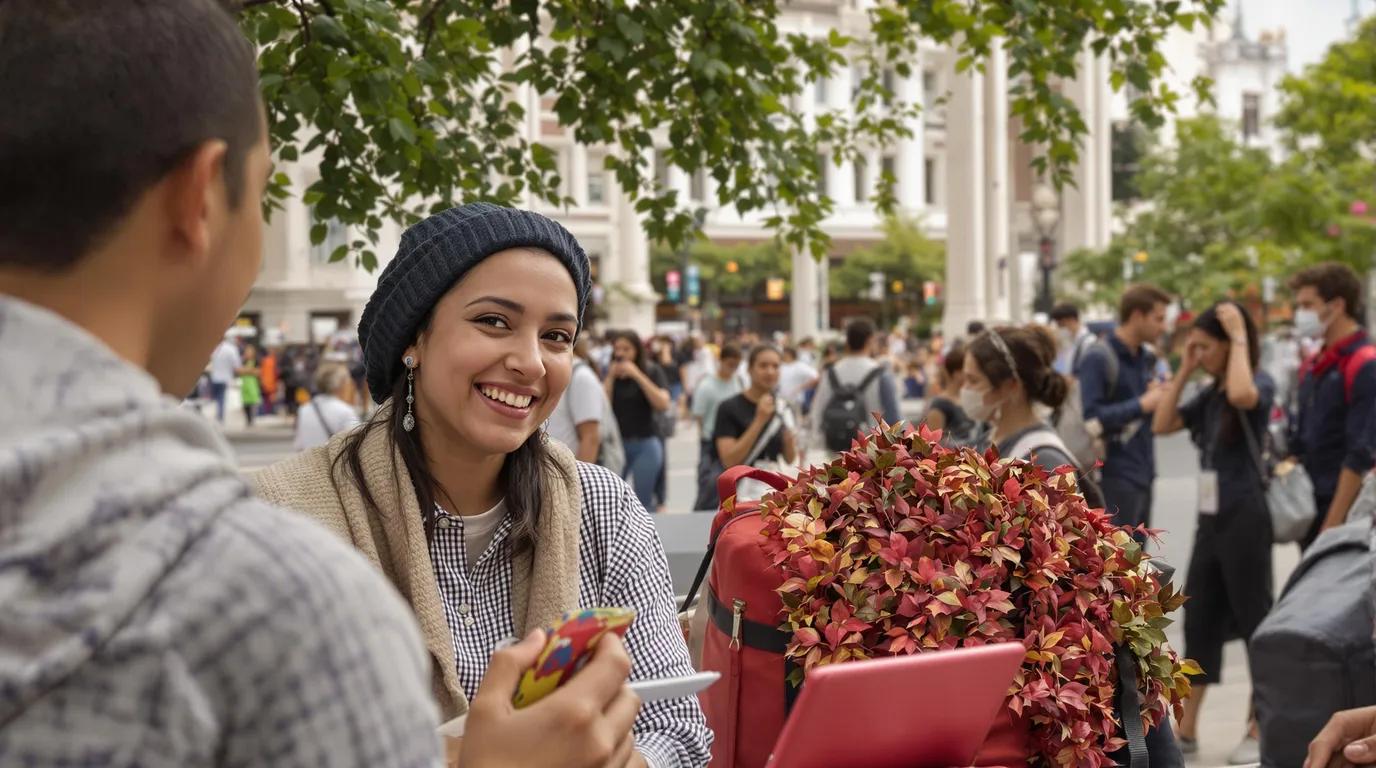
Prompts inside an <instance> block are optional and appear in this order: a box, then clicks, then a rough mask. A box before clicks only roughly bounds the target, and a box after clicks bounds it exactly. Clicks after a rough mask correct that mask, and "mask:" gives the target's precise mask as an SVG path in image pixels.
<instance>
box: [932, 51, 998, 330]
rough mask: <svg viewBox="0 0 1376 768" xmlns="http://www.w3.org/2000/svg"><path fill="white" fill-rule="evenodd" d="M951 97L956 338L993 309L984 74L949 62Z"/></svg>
mask: <svg viewBox="0 0 1376 768" xmlns="http://www.w3.org/2000/svg"><path fill="white" fill-rule="evenodd" d="M947 77H948V79H947V82H949V83H950V92H951V101H950V106H949V108H948V112H947V114H948V119H947V130H946V309H945V316H944V317H943V318H942V328H943V329H944V331H945V334H946V339H947V340H948V341H953V340H955V339H957V338H959V337H961V336H963V335H964V334H965V325H966V323H968V322H970V321H971V320H983V319H985V315H986V313H987V311H988V305H987V302H986V293H985V281H984V197H985V196H984V114H983V113H984V109H983V102H984V99H983V85H984V75H983V74H981V73H980V72H978V71H976V70H974V69H970V70H967V71H966V72H965V73H963V74H957V73H956V72H955V71H954V68H953V67H950V66H949V65H948V67H947Z"/></svg>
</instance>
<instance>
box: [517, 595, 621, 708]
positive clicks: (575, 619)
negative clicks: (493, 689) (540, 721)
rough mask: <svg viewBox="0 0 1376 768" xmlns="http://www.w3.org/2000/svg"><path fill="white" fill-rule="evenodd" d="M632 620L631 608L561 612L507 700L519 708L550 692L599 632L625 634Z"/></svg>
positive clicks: (579, 664) (578, 666)
mask: <svg viewBox="0 0 1376 768" xmlns="http://www.w3.org/2000/svg"><path fill="white" fill-rule="evenodd" d="M634 620H635V611H633V610H631V609H630V608H589V609H587V610H584V611H570V612H569V613H566V614H564V617H563V618H562V619H560V621H559V623H558V624H556V625H555V626H553V627H548V628H546V630H545V632H546V634H548V636H549V639H548V640H547V641H546V642H545V649H544V650H542V651H540V655H539V656H538V657H537V658H536V659H535V666H534V667H532V668H530V669H528V670H526V673H525V675H524V676H522V677H521V684H520V685H519V686H517V687H516V695H515V696H514V697H512V700H511V703H512V704H514V705H515V706H516V708H517V709H520V708H522V707H526V706H529V705H531V704H534V703H535V702H537V701H539V700H540V699H543V698H544V697H546V696H548V695H549V694H551V693H553V692H554V689H556V688H558V687H559V686H561V685H563V684H564V683H565V682H567V681H568V679H569V678H571V677H573V674H574V673H575V672H577V671H578V670H580V669H582V668H583V665H584V664H586V663H587V660H588V654H589V653H590V652H591V651H592V649H593V646H595V645H596V644H597V641H598V640H600V639H602V636H603V635H605V634H607V633H608V632H615V633H616V634H617V635H620V636H621V637H625V636H626V630H627V629H629V628H630V626H631V622H632V621H634Z"/></svg>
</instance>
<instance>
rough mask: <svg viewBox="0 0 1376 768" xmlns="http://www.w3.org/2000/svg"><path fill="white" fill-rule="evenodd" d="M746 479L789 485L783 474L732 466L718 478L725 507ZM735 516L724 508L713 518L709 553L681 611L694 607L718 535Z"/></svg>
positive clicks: (774, 485)
mask: <svg viewBox="0 0 1376 768" xmlns="http://www.w3.org/2000/svg"><path fill="white" fill-rule="evenodd" d="M746 479H751V480H759V481H760V482H762V483H764V484H765V485H768V486H769V487H771V488H773V489H775V490H779V491H782V490H784V489H785V488H787V487H788V480H786V479H784V477H783V475H779V474H776V473H774V472H769V471H767V470H763V469H757V468H755V467H752V466H749V465H744V464H742V465H740V466H736V467H732V468H730V469H728V470H726V471H725V472H723V473H721V476H720V477H718V478H717V497H718V498H719V499H721V503H722V506H723V507H725V505H726V502H727V500H728V499H731V498H734V497H735V495H736V486H737V485H739V484H740V482H741V481H742V480H746ZM735 516H736V515H735V512H734V510H732V511H728V510H726V509H724V508H723V509H719V510H717V516H716V517H715V518H714V519H713V520H712V532H711V534H710V536H709V537H708V539H707V553H706V554H704V555H703V557H702V562H701V563H700V564H699V565H698V572H697V575H695V576H694V577H693V584H692V586H690V587H688V594H687V596H685V597H684V598H683V606H682V607H681V608H679V611H680V612H682V611H686V610H688V609H689V608H690V607H692V605H693V601H694V600H695V599H697V596H698V590H699V589H701V588H702V582H703V580H705V579H706V578H707V569H708V568H709V567H710V566H711V565H712V553H713V552H714V551H715V550H716V548H717V537H718V536H720V535H721V532H722V529H723V528H725V527H726V524H727V523H729V522H731V520H732V518H734V517H735Z"/></svg>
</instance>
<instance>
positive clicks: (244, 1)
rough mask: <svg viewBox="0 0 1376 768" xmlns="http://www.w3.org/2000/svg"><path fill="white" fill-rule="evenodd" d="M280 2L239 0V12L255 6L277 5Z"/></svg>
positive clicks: (279, 0)
mask: <svg viewBox="0 0 1376 768" xmlns="http://www.w3.org/2000/svg"><path fill="white" fill-rule="evenodd" d="M281 2H282V0H240V2H239V10H241V11H243V10H247V9H249V8H252V7H254V6H256V5H277V4H279V3H281Z"/></svg>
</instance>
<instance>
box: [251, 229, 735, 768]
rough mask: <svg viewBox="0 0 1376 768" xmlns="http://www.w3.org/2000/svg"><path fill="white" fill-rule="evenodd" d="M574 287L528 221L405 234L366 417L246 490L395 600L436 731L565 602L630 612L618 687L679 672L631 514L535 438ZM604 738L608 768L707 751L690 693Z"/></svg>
mask: <svg viewBox="0 0 1376 768" xmlns="http://www.w3.org/2000/svg"><path fill="white" fill-rule="evenodd" d="M517 277H519V279H516V278H517ZM590 293H591V280H590V277H589V263H588V257H587V255H586V254H585V253H584V251H583V249H582V248H581V247H580V246H579V244H578V243H577V241H576V240H574V238H573V236H572V235H570V234H569V233H568V232H567V231H566V230H565V229H564V228H563V227H561V226H560V225H559V224H557V223H555V222H554V221H551V220H550V219H547V218H545V217H544V216H540V215H539V214H535V213H531V212H528V211H520V210H513V209H509V208H502V207H499V206H496V205H491V204H487V203H474V204H469V205H464V206H461V207H458V208H453V209H450V210H446V211H443V212H440V213H437V214H434V215H432V216H431V217H429V218H427V219H425V220H423V221H421V222H420V223H418V224H416V225H414V226H412V227H411V228H410V229H408V230H407V231H406V233H405V234H404V235H403V236H402V240H401V245H400V247H399V249H398V251H397V255H396V257H395V258H394V259H393V260H392V262H391V263H390V264H388V266H387V268H386V269H385V270H384V271H383V273H382V275H381V277H380V279H379V281H378V287H377V290H376V292H375V293H374V294H373V296H372V298H371V299H370V300H369V302H368V306H367V308H366V309H365V310H364V312H363V317H362V320H361V322H360V324H359V339H360V341H361V343H362V346H363V355H364V362H365V365H366V368H367V379H368V384H369V389H370V390H371V392H372V397H373V399H374V400H375V401H377V402H378V403H379V405H380V406H381V407H380V408H379V410H378V412H377V413H376V414H375V415H374V416H373V417H372V419H370V420H369V421H368V422H366V423H364V424H363V425H362V426H361V427H359V428H358V429H355V430H353V431H350V432H347V433H344V434H341V435H338V436H336V437H335V438H333V439H332V440H331V441H330V442H329V443H328V444H327V445H325V446H322V447H320V448H316V449H313V450H311V451H308V452H306V453H304V454H301V455H300V456H297V457H295V458H292V459H289V460H287V461H285V462H283V463H281V464H279V465H277V466H274V467H271V468H269V469H267V470H265V471H264V472H263V473H262V474H261V475H260V476H259V477H258V478H257V484H258V489H259V492H260V493H261V494H262V495H263V496H265V497H266V498H268V499H270V500H272V501H275V502H277V503H279V504H280V505H282V506H285V507H288V508H293V509H299V510H302V511H304V512H306V513H308V514H310V515H311V516H312V517H314V518H315V519H317V520H318V521H320V522H321V523H323V524H324V525H326V526H327V527H329V528H331V529H332V530H334V531H335V532H336V533H338V534H339V535H341V536H343V537H345V538H346V539H348V540H349V541H350V542H352V543H353V545H354V546H355V547H356V548H357V549H358V550H359V551H360V552H362V553H363V555H364V556H365V557H367V558H368V559H369V560H371V561H372V562H373V563H374V564H375V565H376V566H377V567H378V568H380V569H381V570H382V572H383V573H385V574H386V575H387V576H388V577H389V578H390V579H391V581H392V583H393V584H394V585H395V586H396V588H397V590H398V591H399V592H400V593H401V594H402V595H403V596H404V597H405V598H407V600H408V601H409V602H410V604H411V607H412V608H413V609H414V611H415V613H416V616H417V618H418V619H419V621H420V625H421V628H422V632H423V634H424V637H425V640H426V645H427V647H428V649H429V651H430V653H431V655H432V657H433V659H432V662H433V667H434V690H435V694H436V697H437V699H438V701H439V704H440V708H441V710H442V712H443V714H444V716H445V718H446V719H447V718H452V717H455V716H457V715H459V714H462V713H464V712H465V711H466V710H467V709H468V703H469V701H470V700H471V699H472V697H473V696H474V694H475V692H476V691H477V690H478V686H479V684H480V682H482V680H483V677H484V675H485V673H486V671H487V667H488V663H489V659H490V658H491V656H492V654H493V651H494V649H496V648H497V647H498V645H499V643H501V642H502V641H503V640H504V639H505V638H508V637H512V636H522V635H524V634H526V633H527V632H529V631H530V630H532V629H535V628H539V627H543V626H549V625H551V624H553V623H554V622H555V621H556V620H558V619H559V617H560V616H561V615H562V614H563V613H565V612H566V611H570V610H575V609H578V608H590V607H596V606H616V607H627V608H632V609H634V610H635V611H636V618H635V621H634V622H633V623H632V625H631V627H630V631H629V632H628V634H627V636H626V646H627V649H628V650H629V652H630V656H631V658H632V659H633V662H634V664H633V667H632V669H631V674H630V677H631V679H634V680H638V679H652V678H667V677H676V676H681V675H687V674H691V673H692V671H693V670H692V666H691V664H690V662H689V659H688V650H687V647H686V645H685V644H684V641H683V635H682V632H681V631H680V629H679V626H678V620H677V616H676V614H675V610H674V604H673V600H674V598H673V594H674V593H673V587H672V584H671V582H670V579H669V570H668V567H667V564H666V561H665V557H664V550H663V547H662V546H661V545H660V542H659V539H658V537H657V535H656V533H655V528H654V525H653V523H652V522H651V520H650V517H649V515H648V514H646V512H645V510H644V508H643V507H642V506H641V504H640V503H639V502H638V501H637V500H636V497H635V495H634V494H632V493H631V490H630V489H629V488H628V487H627V486H626V484H625V483H624V482H623V481H622V480H621V479H620V478H618V477H616V476H615V475H613V474H612V473H610V472H608V471H607V470H605V469H603V468H601V467H598V466H596V465H593V464H586V463H581V462H576V461H575V460H574V458H573V455H572V454H571V453H570V452H569V450H568V449H567V448H565V447H564V446H562V445H560V444H558V443H557V441H551V440H547V439H546V437H545V435H544V433H543V431H542V430H541V428H540V427H541V425H542V424H543V423H544V422H545V420H546V419H547V418H548V417H549V414H550V412H551V411H552V410H553V409H554V406H555V404H556V403H557V402H558V400H559V398H560V396H561V395H562V394H563V392H564V389H565V388H566V387H567V386H568V383H569V379H570V377H571V375H572V369H573V344H574V341H575V339H576V338H577V336H578V333H579V331H580V330H581V329H582V323H583V318H584V313H585V310H586V308H587V304H588V297H589V294H590ZM340 642H349V638H340ZM622 736H623V738H624V740H633V742H632V743H633V746H634V749H623V750H617V751H616V752H615V754H617V755H624V756H625V759H624V760H618V761H615V762H614V763H613V764H615V765H618V766H620V765H632V766H638V765H645V764H649V765H655V766H700V765H705V764H706V762H707V759H708V754H709V752H708V750H709V745H710V741H711V736H710V733H709V732H708V730H707V726H706V723H705V721H704V718H703V716H702V712H701V710H700V708H699V707H698V704H697V701H696V699H694V698H691V697H690V698H683V699H674V700H669V701H661V702H655V703H651V704H646V705H645V706H644V707H643V708H642V709H641V710H640V713H639V715H638V717H636V719H635V724H634V727H633V728H632V730H631V732H628V733H625V734H622Z"/></svg>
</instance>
